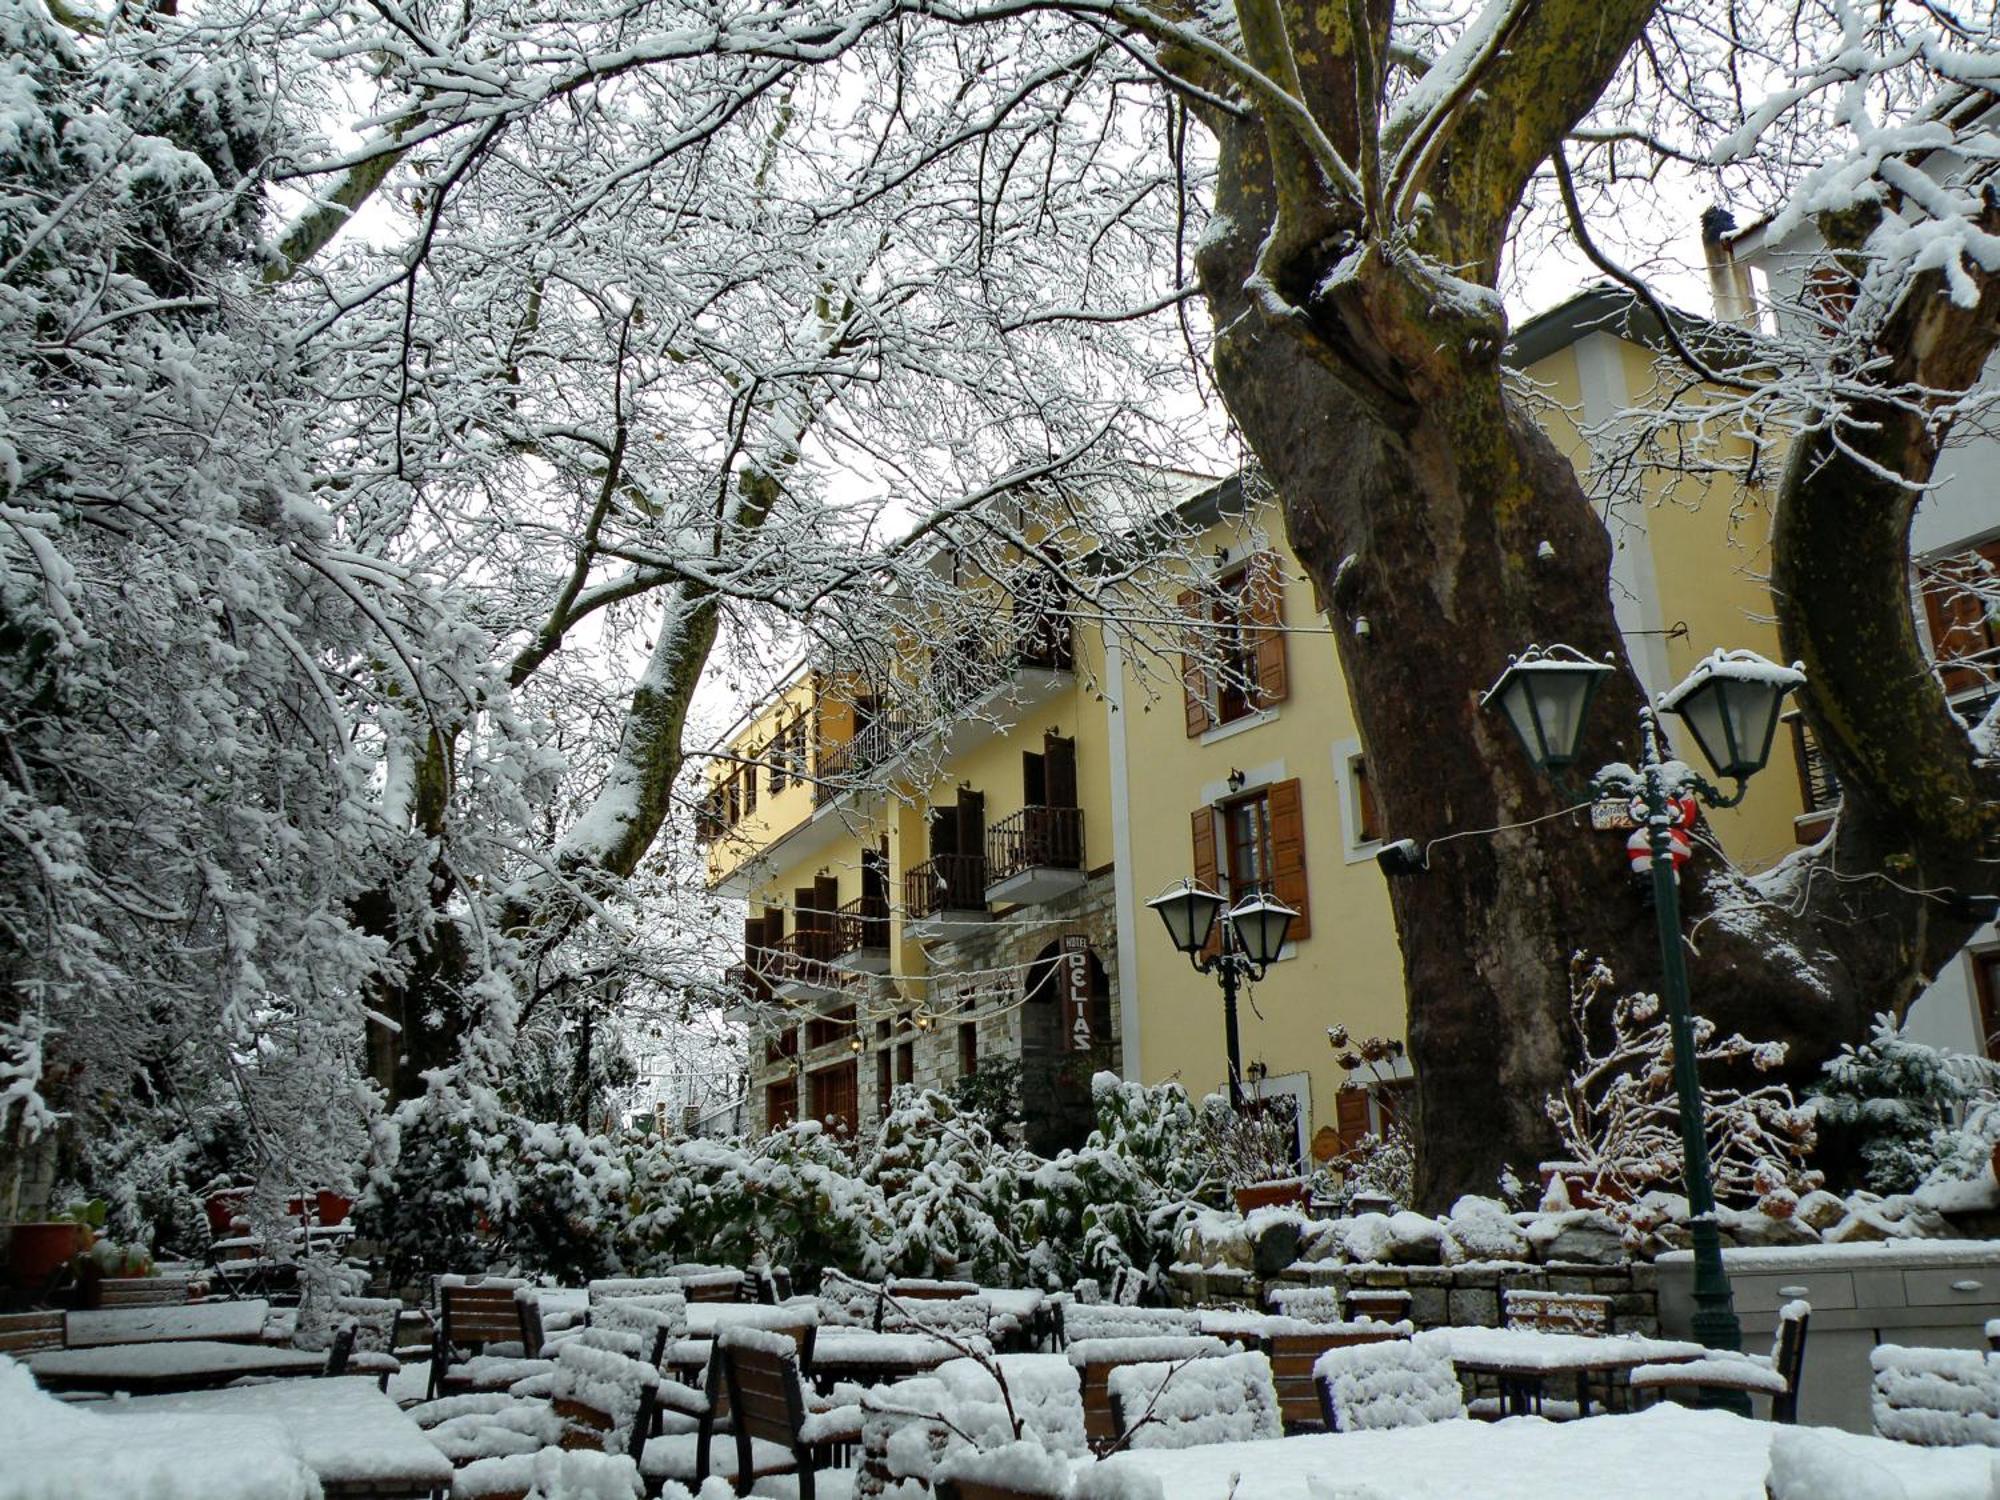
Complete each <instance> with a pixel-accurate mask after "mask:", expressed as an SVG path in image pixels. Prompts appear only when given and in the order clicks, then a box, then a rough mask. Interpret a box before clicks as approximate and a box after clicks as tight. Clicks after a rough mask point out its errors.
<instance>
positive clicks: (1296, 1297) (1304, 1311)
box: [1264, 1286, 1346, 1323]
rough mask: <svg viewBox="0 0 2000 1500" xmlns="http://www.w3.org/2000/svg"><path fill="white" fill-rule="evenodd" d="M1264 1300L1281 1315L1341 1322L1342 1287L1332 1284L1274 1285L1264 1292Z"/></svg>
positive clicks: (1322, 1321) (1342, 1320)
mask: <svg viewBox="0 0 2000 1500" xmlns="http://www.w3.org/2000/svg"><path fill="white" fill-rule="evenodd" d="M1264 1302H1265V1304H1266V1305H1267V1306H1268V1307H1269V1308H1270V1310H1271V1311H1272V1312H1273V1313H1275V1314H1277V1315H1278V1316H1279V1317H1284V1318H1298V1319H1301V1320H1302V1321H1304V1322H1307V1323H1340V1322H1344V1321H1346V1320H1345V1319H1344V1318H1343V1317H1342V1316H1341V1308H1340V1289H1339V1288H1338V1287H1331V1286H1273V1287H1270V1288H1269V1289H1267V1290H1266V1291H1265V1293H1264Z"/></svg>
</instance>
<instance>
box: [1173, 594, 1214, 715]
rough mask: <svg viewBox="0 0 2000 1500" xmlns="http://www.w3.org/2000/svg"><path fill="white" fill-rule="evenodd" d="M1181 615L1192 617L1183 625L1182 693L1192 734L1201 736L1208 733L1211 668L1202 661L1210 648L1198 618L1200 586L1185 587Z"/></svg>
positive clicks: (1186, 617)
mask: <svg viewBox="0 0 2000 1500" xmlns="http://www.w3.org/2000/svg"><path fill="white" fill-rule="evenodd" d="M1180 609H1181V615H1182V617H1183V618H1184V619H1186V620H1187V621H1188V623H1187V624H1186V625H1184V626H1183V627H1182V628H1181V695H1182V697H1183V698H1184V699H1185V700H1186V701H1185V708H1186V712H1187V734H1188V738H1189V739H1191V740H1193V739H1199V738H1200V737H1201V736H1202V735H1204V734H1207V733H1208V726H1209V716H1208V672H1207V669H1206V668H1204V667H1203V665H1202V654H1203V652H1205V651H1206V650H1207V649H1208V642H1207V641H1206V640H1204V639H1203V632H1202V630H1201V629H1200V627H1199V624H1198V623H1197V622H1200V621H1201V620H1202V616H1203V612H1202V608H1201V594H1200V592H1199V591H1198V590H1196V589H1188V590H1185V591H1184V592H1183V593H1182V594H1181V598H1180Z"/></svg>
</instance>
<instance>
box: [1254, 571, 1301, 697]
mask: <svg viewBox="0 0 2000 1500" xmlns="http://www.w3.org/2000/svg"><path fill="white" fill-rule="evenodd" d="M1245 607H1246V609H1247V611H1248V613H1249V617H1250V618H1249V623H1250V624H1251V625H1253V626H1255V627H1256V628H1257V634H1256V636H1255V640H1256V643H1257V702H1258V704H1259V706H1262V705H1264V704H1267V703H1281V702H1283V701H1284V700H1285V699H1286V698H1287V697H1288V696H1290V694H1291V690H1292V689H1291V677H1290V674H1289V673H1288V672H1287V670H1286V666H1285V565H1284V564H1283V563H1282V562H1281V561H1280V560H1279V558H1278V554H1277V553H1275V552H1260V553H1258V554H1257V556H1256V557H1255V558H1253V559H1252V560H1251V563H1250V587H1249V588H1248V590H1246V598H1245Z"/></svg>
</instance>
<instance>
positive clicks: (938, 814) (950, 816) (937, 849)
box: [930, 807, 958, 859]
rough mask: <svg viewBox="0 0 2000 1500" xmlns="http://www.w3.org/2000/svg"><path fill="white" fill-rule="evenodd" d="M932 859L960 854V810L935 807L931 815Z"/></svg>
mask: <svg viewBox="0 0 2000 1500" xmlns="http://www.w3.org/2000/svg"><path fill="white" fill-rule="evenodd" d="M930 829H931V858H932V859H936V858H937V857H938V856H939V855H941V854H956V853H958V809H957V808H955V807H934V808H932V809H931V815H930Z"/></svg>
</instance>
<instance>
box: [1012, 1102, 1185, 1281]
mask: <svg viewBox="0 0 2000 1500" xmlns="http://www.w3.org/2000/svg"><path fill="white" fill-rule="evenodd" d="M1091 1094H1092V1098H1093V1101H1094V1102H1095V1104H1096V1107H1097V1129H1096V1130H1095V1131H1093V1132H1092V1134H1091V1137H1090V1139H1089V1141H1088V1142H1086V1143H1085V1145H1084V1146H1083V1148H1082V1149H1081V1150H1079V1151H1065V1152H1062V1153H1061V1154H1060V1155H1058V1156H1056V1157H1054V1158H1052V1159H1050V1160H1048V1161H1045V1162H1043V1163H1042V1164H1041V1165H1040V1166H1038V1167H1036V1168H1035V1169H1034V1172H1033V1175H1032V1178H1031V1180H1030V1184H1029V1187H1028V1189H1027V1191H1026V1194H1025V1197H1024V1201H1023V1205H1022V1207H1023V1213H1022V1222H1021V1229H1022V1231H1023V1233H1022V1234H1021V1236H1020V1237H1021V1238H1022V1239H1023V1240H1024V1241H1026V1242H1027V1243H1029V1244H1030V1245H1031V1247H1032V1248H1031V1249H1030V1250H1029V1252H1028V1268H1029V1272H1030V1277H1031V1279H1032V1280H1033V1281H1034V1282H1035V1283H1037V1284H1039V1285H1044V1286H1058V1287H1060V1286H1069V1285H1072V1284H1074V1283H1075V1282H1076V1281H1078V1280H1080V1279H1082V1278H1085V1277H1089V1278H1094V1279H1099V1280H1109V1279H1110V1278H1111V1277H1112V1275H1113V1274H1115V1273H1116V1272H1118V1271H1120V1270H1123V1269H1126V1268H1128V1267H1129V1268H1132V1269H1135V1270H1138V1271H1141V1272H1143V1273H1145V1274H1146V1275H1147V1276H1148V1277H1158V1276H1159V1275H1161V1274H1163V1273H1164V1272H1165V1270H1166V1268H1167V1267H1168V1266H1169V1265H1171V1264H1172V1263H1173V1259H1174V1246H1175V1244H1176V1242H1177V1241H1178V1239H1179V1238H1180V1236H1181V1231H1182V1229H1183V1227H1184V1226H1185V1225H1186V1224H1187V1223H1188V1222H1189V1221H1191V1220H1192V1219H1193V1218H1194V1216H1195V1215H1196V1214H1197V1213H1199V1212H1200V1210H1201V1209H1202V1208H1203V1207H1204V1206H1220V1204H1221V1202H1222V1200H1223V1198H1224V1193H1223V1190H1222V1187H1221V1184H1219V1183H1218V1182H1216V1181H1215V1179H1214V1178H1213V1177H1212V1176H1211V1175H1210V1170H1209V1163H1208V1161H1207V1159H1206V1158H1205V1156H1204V1154H1203V1152H1202V1151H1201V1149H1200V1145H1199V1139H1198V1122H1197V1119H1196V1115H1195V1110H1194V1107H1193V1105H1192V1104H1191V1103H1190V1102H1189V1100H1188V1096H1187V1091H1186V1090H1185V1089H1183V1088H1182V1087H1181V1086H1180V1085H1179V1084H1177V1083H1163V1084H1156V1085H1153V1086H1150V1087H1148V1086H1146V1085H1144V1084H1138V1083H1130V1082H1127V1081H1125V1080H1124V1079H1121V1078H1119V1077H1118V1076H1117V1075H1116V1074H1114V1073H1099V1074H1098V1075H1097V1076H1096V1077H1094V1078H1093V1079H1092V1080H1091Z"/></svg>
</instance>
